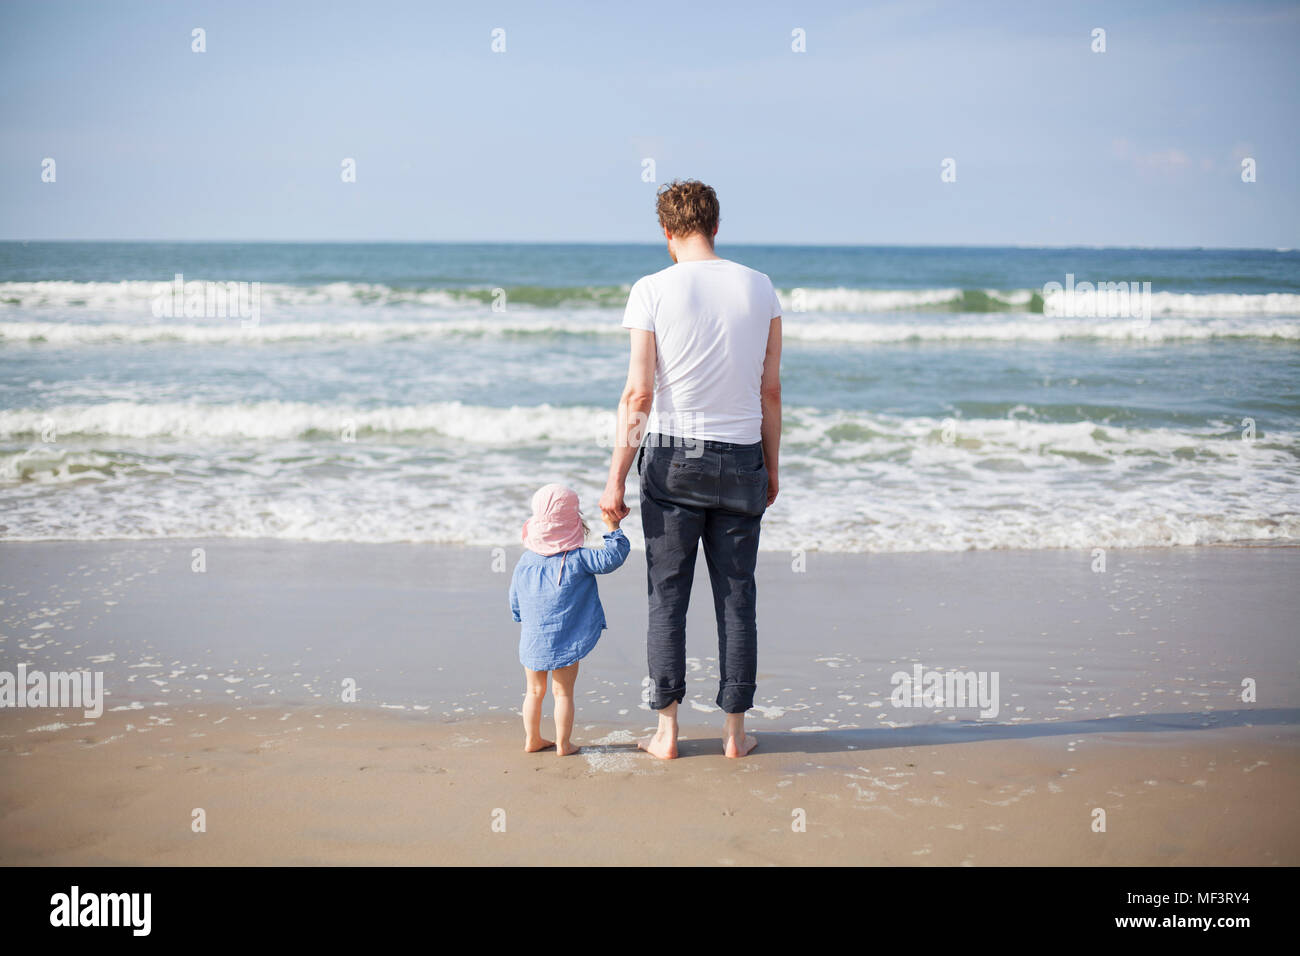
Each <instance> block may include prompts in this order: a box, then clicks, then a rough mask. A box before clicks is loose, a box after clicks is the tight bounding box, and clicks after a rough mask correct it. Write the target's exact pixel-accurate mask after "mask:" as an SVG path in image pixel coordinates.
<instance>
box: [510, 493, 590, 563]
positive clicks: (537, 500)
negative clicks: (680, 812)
mask: <svg viewBox="0 0 1300 956" xmlns="http://www.w3.org/2000/svg"><path fill="white" fill-rule="evenodd" d="M521 537H522V538H523V542H524V547H526V548H528V550H529V551H536V552H537V553H538V554H540V555H543V556H549V555H552V554H559V553H560V552H562V551H572V550H573V549H574V548H580V547H582V542H583V541H585V540H586V532H584V531H583V530H582V518H581V517H580V516H579V515H578V494H577V492H575V491H574V490H573V489H572V488H566V487H564V485H555V484H552V485H543V486H542V487H541V488H538V489H537V491H536V493H535V494H534V495H533V516H532V517H531V518H529V519H528V520H527V521H525V522H524V530H523V534H522V535H521Z"/></svg>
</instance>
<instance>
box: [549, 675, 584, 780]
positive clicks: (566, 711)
mask: <svg viewBox="0 0 1300 956" xmlns="http://www.w3.org/2000/svg"><path fill="white" fill-rule="evenodd" d="M577 679H578V662H577V661H574V662H573V663H572V664H570V665H569V666H568V667H564V668H561V669H560V670H555V671H551V692H552V693H553V694H555V752H556V753H557V754H559V755H560V756H561V757H567V756H568V755H569V754H575V753H577V752H578V748H577V747H575V746H573V741H572V740H570V739H569V737H570V736H572V734H573V685H574V682H575V681H577Z"/></svg>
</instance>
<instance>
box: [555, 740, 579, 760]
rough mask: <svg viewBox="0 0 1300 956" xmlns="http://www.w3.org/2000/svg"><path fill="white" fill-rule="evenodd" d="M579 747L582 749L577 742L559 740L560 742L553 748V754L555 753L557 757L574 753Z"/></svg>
mask: <svg viewBox="0 0 1300 956" xmlns="http://www.w3.org/2000/svg"><path fill="white" fill-rule="evenodd" d="M581 749H582V748H581V747H579V746H578V745H577V744H575V743H572V742H570V743H563V742H561V743H560V744H559V745H558V746H557V747H556V748H555V755H556V756H557V757H567V756H569V754H576V753H577V752H578V751H579V750H581Z"/></svg>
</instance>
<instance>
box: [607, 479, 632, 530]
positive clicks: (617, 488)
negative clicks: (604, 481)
mask: <svg viewBox="0 0 1300 956" xmlns="http://www.w3.org/2000/svg"><path fill="white" fill-rule="evenodd" d="M631 511H632V509H631V508H629V507H628V506H627V505H625V504H623V486H622V485H614V484H609V485H606V486H605V493H604V494H603V495H601V496H600V513H601V514H602V515H604V517H605V521H606V522H610V521H612V522H614V526H615V527H617V526H618V523H619V522H620V521H622V520H623V519H624V518H626V517H627V516H628V515H629V514H630V513H631Z"/></svg>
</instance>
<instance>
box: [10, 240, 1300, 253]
mask: <svg viewBox="0 0 1300 956" xmlns="http://www.w3.org/2000/svg"><path fill="white" fill-rule="evenodd" d="M33 243H50V244H56V243H83V244H104V245H109V244H119V245H125V244H139V245H163V244H169V243H170V244H175V245H217V244H225V245H376V246H379V245H391V246H646V247H653V248H662V246H663V240H658V241H644V240H622V239H595V240H592V239H582V240H557V239H67V238H60V239H9V238H0V244H9V245H31V244H33ZM716 245H717V246H723V247H725V246H740V247H768V248H774V249H1020V250H1026V249H1058V250H1067V249H1092V250H1104V249H1112V250H1143V251H1169V252H1274V253H1288V252H1295V251H1296V247H1295V246H1285V247H1283V246H1205V245H1194V246H1158V245H1131V244H1128V245H1124V244H1121V245H1111V244H1098V243H1063V244H1056V243H1009V244H1008V243H928V242H922V243H879V242H861V243H859V242H762V241H758V242H754V241H749V242H719V243H717V244H716Z"/></svg>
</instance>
